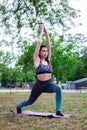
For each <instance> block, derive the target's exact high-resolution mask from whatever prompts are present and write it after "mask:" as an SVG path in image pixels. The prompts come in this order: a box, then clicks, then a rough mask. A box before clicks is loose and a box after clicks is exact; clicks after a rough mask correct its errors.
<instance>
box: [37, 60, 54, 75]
mask: <svg viewBox="0 0 87 130" xmlns="http://www.w3.org/2000/svg"><path fill="white" fill-rule="evenodd" d="M51 72H52V68H51V66H50V65H44V64H42V61H41V60H40V64H39V66H38V67H37V68H36V69H35V73H36V75H37V74H44V73H51Z"/></svg>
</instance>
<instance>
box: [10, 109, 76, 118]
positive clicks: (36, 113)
mask: <svg viewBox="0 0 87 130" xmlns="http://www.w3.org/2000/svg"><path fill="white" fill-rule="evenodd" d="M10 112H12V113H15V114H17V113H16V112H15V111H14V110H10ZM18 114H19V113H18ZM20 114H21V115H29V116H41V117H53V118H70V117H72V116H74V115H75V114H76V112H72V113H69V114H64V116H58V115H56V114H55V113H49V112H33V111H30V110H24V111H22V113H20Z"/></svg>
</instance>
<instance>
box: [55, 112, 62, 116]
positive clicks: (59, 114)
mask: <svg viewBox="0 0 87 130" xmlns="http://www.w3.org/2000/svg"><path fill="white" fill-rule="evenodd" d="M56 115H58V116H64V115H63V114H62V113H61V111H57V112H56Z"/></svg>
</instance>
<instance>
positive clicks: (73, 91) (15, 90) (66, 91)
mask: <svg viewBox="0 0 87 130" xmlns="http://www.w3.org/2000/svg"><path fill="white" fill-rule="evenodd" d="M30 91H31V90H30V89H0V93H11V92H30ZM62 92H63V93H80V92H81V93H87V90H69V89H68V90H67V89H66V90H62Z"/></svg>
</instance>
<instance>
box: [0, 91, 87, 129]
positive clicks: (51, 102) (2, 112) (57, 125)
mask: <svg viewBox="0 0 87 130" xmlns="http://www.w3.org/2000/svg"><path fill="white" fill-rule="evenodd" d="M28 97H29V93H12V94H10V93H0V130H87V93H63V104H62V112H63V113H65V114H66V113H70V112H72V111H76V112H77V114H76V115H74V116H73V117H72V118H68V119H60V118H47V117H46V118H44V117H35V116H23V115H15V114H13V113H11V112H10V111H9V109H15V107H16V106H17V104H18V103H19V102H20V101H22V100H25V99H27V98H28ZM24 109H30V110H32V111H39V112H40V111H41V112H55V94H42V95H41V96H40V97H39V98H38V100H37V101H36V102H35V103H34V104H33V105H32V106H27V107H24V108H23V110H24Z"/></svg>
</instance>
